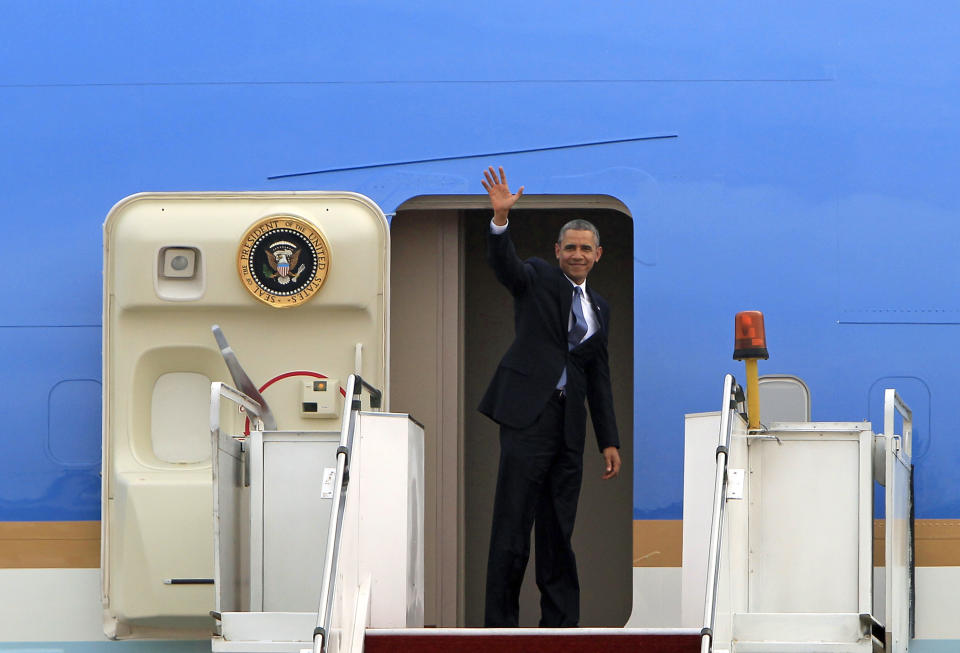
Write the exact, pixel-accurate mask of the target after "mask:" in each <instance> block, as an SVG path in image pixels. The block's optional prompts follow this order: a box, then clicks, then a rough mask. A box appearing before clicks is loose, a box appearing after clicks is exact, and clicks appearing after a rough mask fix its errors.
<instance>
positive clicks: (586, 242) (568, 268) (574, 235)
mask: <svg viewBox="0 0 960 653" xmlns="http://www.w3.org/2000/svg"><path fill="white" fill-rule="evenodd" d="M554 248H555V251H556V254H557V262H558V263H559V264H560V269H561V270H563V273H564V274H565V275H567V276H568V277H570V278H571V279H573V280H574V281H575V282H576V283H578V284H579V283H583V280H584V279H586V278H587V275H588V274H590V270H592V269H593V264H594V263H596V262H597V261H599V260H600V255H601V254H603V248H602V247H600V246H599V245H597V241H596V240H595V239H594V237H593V232H592V231H589V230H587V229H568V230H567V231H566V233H564V234H563V240H562V241H561V242H559V243H556V244H555V245H554Z"/></svg>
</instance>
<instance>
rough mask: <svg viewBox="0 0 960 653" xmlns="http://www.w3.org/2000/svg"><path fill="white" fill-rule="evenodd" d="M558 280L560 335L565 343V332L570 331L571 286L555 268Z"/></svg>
mask: <svg viewBox="0 0 960 653" xmlns="http://www.w3.org/2000/svg"><path fill="white" fill-rule="evenodd" d="M557 272H559V275H558V277H559V279H558V282H557V288H558V292H559V293H560V316H559V317H560V334H561V336H562V340H563V342H566V341H567V332H568V331H569V330H570V307H571V306H572V305H573V286H571V285H570V282H569V281H568V280H567V277H566V276H565V275H564V274H563V272H562V271H560V268H557Z"/></svg>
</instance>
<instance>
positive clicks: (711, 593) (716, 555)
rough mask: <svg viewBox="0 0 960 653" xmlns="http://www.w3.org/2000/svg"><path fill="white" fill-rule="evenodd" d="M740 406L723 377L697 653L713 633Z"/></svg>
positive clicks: (733, 385)
mask: <svg viewBox="0 0 960 653" xmlns="http://www.w3.org/2000/svg"><path fill="white" fill-rule="evenodd" d="M742 404H743V389H742V388H741V387H740V386H739V385H738V384H737V380H736V379H735V378H734V377H733V375H732V374H727V375H725V376H724V377H723V403H722V404H721V406H722V408H721V410H720V434H719V438H718V443H717V450H716V458H717V471H716V476H715V479H714V486H713V519H712V520H711V524H710V548H709V557H708V559H707V588H706V597H705V600H704V605H703V628H702V629H701V630H700V652H701V653H711V651H713V631H714V626H715V624H716V620H717V592H718V589H719V586H720V583H719V575H720V550H721V546H722V542H723V512H724V506H725V505H726V502H727V458H728V457H729V451H730V433H731V431H732V430H733V422H732V420H731V413H733V412H734V411H735V410H737V407H738V405H742Z"/></svg>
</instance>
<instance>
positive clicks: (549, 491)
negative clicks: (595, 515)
mask: <svg viewBox="0 0 960 653" xmlns="http://www.w3.org/2000/svg"><path fill="white" fill-rule="evenodd" d="M564 409H565V406H564V402H563V400H562V399H558V398H556V397H554V398H552V399H551V400H550V401H549V402H547V406H546V407H545V408H544V410H543V413H542V414H541V415H540V417H539V418H538V419H537V421H536V422H535V423H534V424H533V425H532V426H530V427H528V428H525V429H513V428H510V427H507V426H503V425H501V427H500V468H499V471H498V472H497V491H496V497H495V498H494V504H493V527H492V529H491V533H490V556H489V558H488V561H487V594H486V614H485V616H484V625H485V626H487V627H510V626H516V625H517V623H518V621H519V613H520V585H521V583H522V582H523V574H524V571H525V570H526V567H527V560H528V559H529V557H530V529H531V526H532V525H533V524H534V522H536V546H537V556H536V574H537V587H538V588H539V589H540V615H541V616H540V626H541V627H563V626H570V627H572V626H576V625H577V623H578V622H579V620H580V583H579V581H578V579H577V562H576V558H575V557H574V554H573V548H572V547H571V542H570V540H571V537H572V535H573V524H574V521H575V519H576V516H577V501H578V499H579V497H580V482H581V480H582V477H583V449H582V442H583V436H582V435H581V436H580V437H579V438H573V440H575V441H578V442H579V443H581V444H580V446H578V447H572V446H570V444H569V443H568V440H569V439H570V438H567V437H565V434H564V412H565V410H564Z"/></svg>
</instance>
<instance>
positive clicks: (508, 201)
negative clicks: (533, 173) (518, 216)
mask: <svg viewBox="0 0 960 653" xmlns="http://www.w3.org/2000/svg"><path fill="white" fill-rule="evenodd" d="M483 177H484V178H483V180H481V181H480V183H481V184H483V187H484V189H486V191H487V195H489V196H490V206H491V207H493V222H494V224H497V225H500V226H503V225H505V224H507V214H508V213H509V212H510V209H511V208H513V205H514V204H516V203H517V200H518V199H520V196H521V195H523V186H521V187H520V188H519V189H518V190H517V192H516V193H511V192H510V187H509V186H508V185H507V175H506V174H505V173H504V172H503V166H500V177H499V178H498V177H497V172H496V171H495V170H494V169H493V166H490V167H489V168H488V169H486V170H484V171H483Z"/></svg>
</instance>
